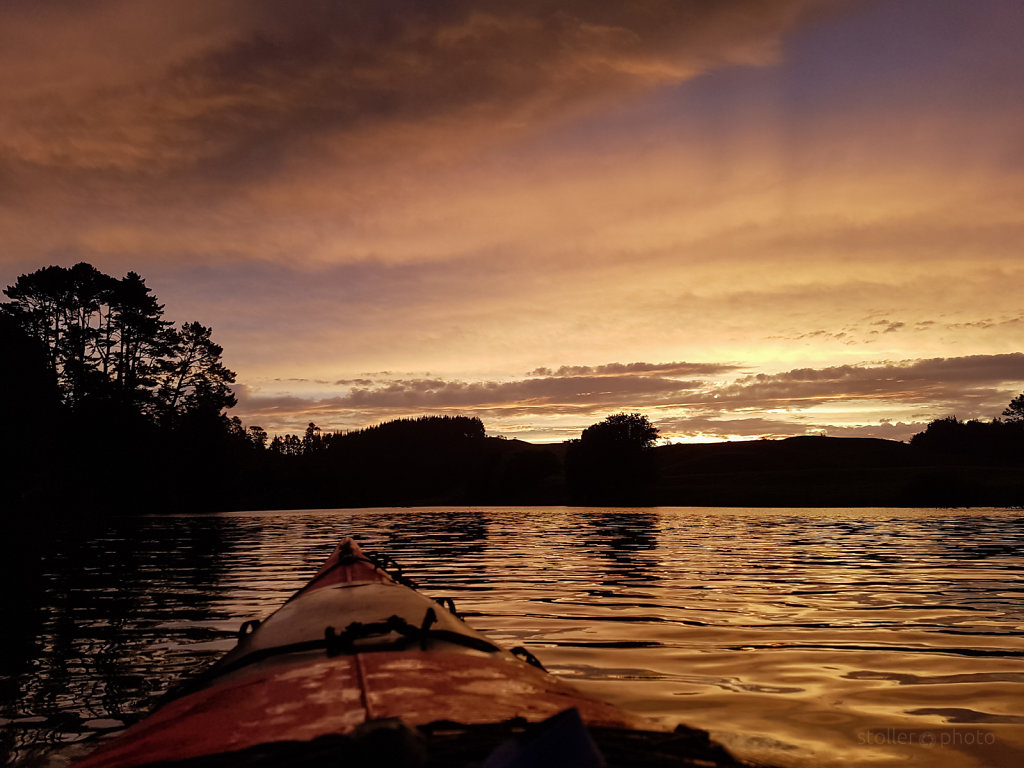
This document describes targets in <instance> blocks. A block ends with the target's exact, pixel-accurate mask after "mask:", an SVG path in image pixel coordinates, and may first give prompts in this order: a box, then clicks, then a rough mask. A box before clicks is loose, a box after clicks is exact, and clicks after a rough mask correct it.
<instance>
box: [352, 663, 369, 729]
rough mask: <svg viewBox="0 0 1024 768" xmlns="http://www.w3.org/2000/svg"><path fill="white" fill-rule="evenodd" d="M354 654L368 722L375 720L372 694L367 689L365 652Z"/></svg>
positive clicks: (357, 679) (360, 693) (358, 683)
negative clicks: (372, 711)
mask: <svg viewBox="0 0 1024 768" xmlns="http://www.w3.org/2000/svg"><path fill="white" fill-rule="evenodd" d="M352 655H353V657H354V661H355V664H353V666H354V667H355V672H356V684H357V685H358V686H359V698H360V700H361V701H362V702H363V712H365V713H366V720H367V722H368V721H370V720H373V714H372V713H371V712H370V696H369V693H368V691H367V690H366V674H365V672H364V670H363V654H361V653H354V654H352Z"/></svg>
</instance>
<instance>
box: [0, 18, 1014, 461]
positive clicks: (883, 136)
mask: <svg viewBox="0 0 1024 768" xmlns="http://www.w3.org/2000/svg"><path fill="white" fill-rule="evenodd" d="M1022 40H1024V3H1022V2H1020V0H878V1H877V2H872V1H870V0H861V1H859V2H858V1H856V0H851V1H850V2H841V1H840V0H819V1H817V2H815V1H812V0H715V1H710V0H617V1H615V2H612V1H611V0H564V1H563V2H541V1H540V0H515V2H512V1H511V0H496V1H495V2H484V1H482V0H481V1H479V2H470V0H432V1H431V2H426V1H425V0H420V1H419V2H416V1H414V0H348V1H347V2H340V1H339V2H336V3H331V2H317V3H314V2H308V3H296V2H284V1H283V0H282V1H278V0H234V1H224V2H218V1H216V0H214V1H207V0H195V1H192V2H179V1H175V2H168V1H167V0H102V1H100V2H88V3H69V2H60V1H58V0H4V2H2V3H0V283H2V285H3V286H6V285H10V284H11V283H13V282H14V280H15V279H16V278H17V276H18V275H19V274H22V273H26V272H31V271H34V270H35V269H38V268H40V267H42V266H45V265H48V264H61V265H71V264H74V263H75V262H78V261H88V262H90V263H92V264H94V265H95V266H96V267H98V268H99V269H101V270H103V271H105V272H108V273H110V274H114V275H118V276H120V275H123V274H125V273H126V272H127V271H129V270H134V271H136V272H139V273H140V274H141V275H143V277H145V278H146V281H147V283H148V285H149V286H150V287H151V288H152V289H153V291H154V293H155V294H156V295H157V296H158V297H159V298H160V300H161V301H163V302H164V303H165V304H166V316H167V317H168V318H170V319H174V320H176V321H186V320H198V321H200V322H202V323H204V324H206V325H211V326H212V327H213V329H214V338H215V339H216V340H217V341H218V342H219V343H220V344H222V345H223V346H224V348H225V355H224V358H225V363H226V364H227V365H228V366H229V367H230V368H232V369H233V370H235V371H237V374H238V385H237V387H236V392H237V394H238V399H239V404H238V406H237V407H236V408H234V409H233V410H232V414H234V415H237V416H239V417H240V418H241V419H242V420H243V422H245V423H246V424H247V425H253V424H259V425H261V426H263V427H264V428H265V429H267V430H268V431H269V432H271V433H282V432H285V431H295V430H301V429H302V428H303V427H304V426H305V424H306V423H307V422H309V421H315V422H316V423H317V424H318V425H320V426H321V427H322V428H323V429H325V430H340V429H352V428H357V427H361V426H366V425H369V424H374V423H377V422H380V421H383V420H387V419H391V418H397V417H400V416H415V415H420V414H428V413H463V414H467V415H477V416H479V417H480V418H481V419H482V420H483V422H484V424H485V425H486V427H487V429H488V433H489V434H503V435H506V436H508V437H519V438H522V439H526V440H531V441H552V440H562V439H565V438H568V437H576V436H578V435H579V431H580V430H581V429H582V428H583V427H585V426H586V425H588V424H591V423H593V422H595V421H598V420H600V419H602V418H604V417H605V416H606V415H608V414H610V413H615V412H619V411H641V412H643V413H646V414H647V415H648V416H649V417H650V419H651V420H652V421H653V422H654V423H655V424H656V425H657V426H658V427H659V428H660V429H661V431H662V433H663V436H665V437H666V438H671V439H674V440H702V441H706V440H717V439H724V438H731V439H741V438H742V439H749V438H756V437H761V436H773V437H777V436H784V435H797V434H819V433H821V432H825V433H827V434H829V435H834V436H870V437H886V438H892V439H900V440H902V439H907V438H909V437H910V436H911V435H912V434H913V433H915V432H918V431H920V430H921V429H922V428H923V426H924V424H925V423H927V421H929V420H930V419H933V418H936V417H940V416H945V415H950V414H956V415H957V416H960V417H961V418H972V417H981V418H986V419H988V418H992V417H994V416H998V415H999V413H1000V411H1001V410H1002V409H1003V407H1005V405H1006V404H1007V402H1008V401H1009V400H1010V399H1011V398H1012V397H1013V396H1014V395H1016V394H1018V393H1020V392H1021V391H1022V390H1024V297H1022V296H1024V291H1022V289H1024V254H1022V244H1024V87H1022V85H1021V83H1022V79H1024V45H1022V44H1021V41H1022Z"/></svg>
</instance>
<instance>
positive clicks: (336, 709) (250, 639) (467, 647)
mask: <svg viewBox="0 0 1024 768" xmlns="http://www.w3.org/2000/svg"><path fill="white" fill-rule="evenodd" d="M378 604H380V605H381V606H384V609H383V610H384V612H385V613H392V612H395V611H398V612H401V611H402V610H405V611H406V616H407V617H408V619H409V620H410V621H411V624H418V623H419V622H420V617H421V616H423V615H424V613H425V612H426V613H427V614H430V615H431V616H432V617H433V620H432V622H425V623H424V626H426V625H427V624H428V623H429V626H431V627H435V626H436V627H440V628H442V630H443V632H437V631H434V632H433V633H432V634H431V633H430V632H429V631H428V630H426V629H425V630H423V632H424V634H423V636H422V637H423V639H422V640H418V641H417V646H418V647H413V648H409V647H407V646H408V645H409V643H405V644H404V645H402V644H397V645H394V647H387V648H381V642H383V641H387V642H391V640H390V639H389V638H390V636H388V637H386V638H380V637H378V638H376V640H377V642H372V643H370V644H369V645H367V646H366V647H365V648H361V647H360V646H359V644H358V643H357V644H355V645H354V646H353V647H351V648H347V649H345V650H343V651H338V649H337V648H335V649H334V651H333V652H332V651H331V647H332V646H331V645H330V644H328V645H327V653H326V654H325V653H324V649H323V647H322V643H321V644H320V645H317V643H318V641H317V638H316V637H315V636H314V635H315V634H316V633H317V632H319V633H320V637H322V636H323V633H324V629H323V627H325V626H327V625H328V624H329V628H328V630H327V632H328V635H334V634H335V629H334V626H337V627H338V628H339V630H338V631H340V628H341V627H345V626H346V625H347V626H348V629H346V630H345V631H346V632H347V631H349V630H351V628H352V627H353V626H355V625H358V624H359V623H360V622H362V621H365V620H367V619H370V620H372V621H378V622H379V621H381V620H383V619H385V618H387V616H381V615H375V614H374V610H375V608H374V606H375V605H378ZM396 606H397V607H396ZM346 610H347V611H348V613H349V614H351V613H352V612H354V613H355V614H357V615H356V616H355V617H353V616H352V615H346ZM332 611H335V612H338V615H334V614H332V613H331V612H332ZM378 613H379V611H378ZM350 620H351V622H350ZM403 621H405V620H404V619H403ZM411 624H410V622H406V626H411ZM445 633H447V634H445ZM455 635H458V636H457V637H455ZM445 638H454V640H456V641H458V640H460V639H462V640H465V644H462V643H461V642H449V640H448V639H445ZM467 638H468V639H467ZM481 638H482V636H481V635H479V634H478V633H475V632H473V630H471V629H470V628H469V627H466V626H465V624H464V623H463V622H461V620H459V619H458V618H457V617H455V616H454V615H453V614H451V613H450V612H448V611H447V610H445V609H444V608H442V607H441V606H439V605H437V604H435V603H434V602H433V601H431V600H430V599H429V598H426V597H424V596H422V595H420V594H419V593H417V592H415V591H414V590H412V589H410V588H408V587H406V586H403V585H401V584H398V583H397V582H395V581H394V580H393V579H392V577H391V576H390V575H389V574H388V573H387V572H386V571H384V570H383V569H381V568H380V567H378V566H377V565H376V564H375V563H373V562H372V561H371V560H370V559H369V558H367V557H366V556H365V555H364V554H363V553H362V552H361V551H360V549H359V547H358V546H357V545H356V544H355V542H353V541H352V540H351V539H345V540H343V541H342V542H341V544H339V545H338V548H337V549H336V550H335V552H334V553H333V554H332V555H331V557H330V558H329V559H328V561H327V562H326V563H325V564H324V566H323V567H322V568H321V569H320V571H319V572H318V573H317V575H316V576H315V577H314V578H313V579H312V580H311V581H310V583H309V584H307V585H306V586H305V587H303V588H302V589H301V590H299V592H297V593H296V594H295V595H294V596H293V597H292V598H291V599H290V600H289V601H288V602H287V603H285V605H284V606H283V607H282V608H281V609H280V610H279V611H278V612H277V613H275V614H274V615H272V616H271V617H269V618H268V619H267V620H266V621H264V622H263V624H262V625H260V626H258V627H257V628H256V629H255V631H254V632H252V633H251V634H246V635H245V636H244V637H242V638H241V639H240V642H239V646H238V648H236V649H235V650H234V651H232V652H231V653H230V654H228V656H227V657H225V659H224V660H222V661H221V662H219V663H218V665H216V666H215V667H214V668H213V669H212V670H211V671H210V672H208V673H207V678H208V679H201V680H200V683H199V685H198V689H193V690H190V691H189V692H187V693H185V694H184V695H182V696H180V697H178V698H174V699H172V700H171V701H169V702H168V703H166V704H164V705H163V706H162V707H160V708H158V709H157V710H156V711H155V712H153V713H152V714H151V715H149V716H148V717H147V718H145V719H144V720H143V721H141V722H140V723H138V724H136V725H135V726H133V727H131V728H129V729H127V730H126V731H125V732H123V733H122V734H120V735H119V736H117V737H116V738H114V739H113V740H111V741H110V742H109V743H107V744H105V745H103V746H101V747H100V748H99V749H98V750H97V751H96V752H94V753H93V754H92V755H90V756H89V757H87V758H86V759H85V760H84V761H82V762H80V763H77V764H76V765H77V766H78V768H100V767H101V766H103V767H104V768H131V767H132V766H141V765H146V764H149V763H160V762H170V761H180V760H185V759H188V758H193V757H200V756H204V755H215V754H223V753H231V752H236V751H240V750H244V749H248V748H251V747H254V746H257V745H261V744H268V743H273V742H296V741H300V742H304V741H309V740H311V739H315V738H317V737H321V736H326V735H330V734H341V735H344V734H349V733H352V732H353V731H355V730H356V729H358V728H359V727H360V726H363V725H364V724H366V723H369V722H372V721H378V720H386V719H389V718H399V719H401V721H402V722H403V723H405V724H406V725H408V726H413V727H416V726H422V725H426V724H429V723H436V722H439V721H447V722H455V723H461V724H466V725H472V724H483V723H498V722H502V721H507V720H511V719H513V718H522V719H524V720H526V721H530V722H539V721H542V720H545V719H547V718H549V717H551V716H552V715H555V714H557V713H559V712H562V711H564V710H566V709H569V708H576V709H577V710H578V711H579V713H580V715H581V717H582V719H583V721H584V722H585V723H587V724H588V725H594V726H601V727H610V728H622V729H638V728H639V729H644V728H646V729H652V728H656V725H655V724H653V723H652V722H651V721H647V720H644V719H642V718H638V717H634V716H631V715H628V714H626V713H624V712H622V711H621V710H619V709H617V708H616V707H614V706H612V705H610V704H607V703H605V702H602V701H599V700H597V699H594V698H591V697H589V696H586V695H585V694H583V693H581V692H580V691H578V690H576V689H575V688H573V687H572V686H571V685H569V684H568V683H566V682H564V681H562V680H560V679H558V678H557V677H555V676H553V675H550V674H548V673H546V672H544V671H543V670H542V669H538V668H537V667H535V666H532V665H530V664H527V663H526V662H524V661H522V660H520V659H519V658H517V657H515V656H513V655H512V654H510V653H508V652H507V651H504V650H503V649H500V648H497V647H496V646H492V645H490V644H489V643H488V642H486V641H484V640H482V639H481ZM397 639H398V640H401V639H402V638H397ZM303 643H305V644H306V645H317V647H311V648H307V647H305V646H303ZM282 648H283V649H285V652H280V653H279V651H280V650H281V649H282ZM290 648H294V649H295V650H289V649H290ZM488 648H489V649H490V650H488ZM193 688H195V686H193Z"/></svg>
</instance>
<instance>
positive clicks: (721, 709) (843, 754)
mask: <svg viewBox="0 0 1024 768" xmlns="http://www.w3.org/2000/svg"><path fill="white" fill-rule="evenodd" d="M345 534H351V535H353V536H355V537H356V538H357V539H358V540H359V541H360V542H361V543H362V544H363V546H364V548H366V549H367V550H368V551H370V552H376V553H382V552H386V553H387V554H389V555H391V556H392V557H394V558H395V559H396V560H397V561H398V562H399V563H400V564H401V565H402V566H403V568H404V570H405V573H406V575H408V576H409V577H411V578H412V579H414V580H415V581H417V582H419V584H420V586H421V588H422V589H423V591H425V592H426V593H427V594H430V595H432V596H452V597H454V598H455V601H456V604H457V606H458V608H459V610H460V612H461V613H463V614H464V615H465V617H466V619H467V621H468V622H469V623H470V624H471V625H473V626H474V627H476V628H478V629H481V630H483V631H485V632H487V633H489V634H490V635H491V636H492V637H493V638H494V639H495V640H497V641H499V642H501V643H503V644H505V645H507V646H511V645H525V646H526V647H527V648H529V649H530V650H531V651H533V652H534V653H535V654H536V655H537V656H538V657H539V658H540V659H541V660H542V661H543V662H544V664H545V665H546V666H547V668H548V669H549V670H550V671H552V672H554V673H556V674H558V675H562V676H564V677H566V678H568V679H570V680H572V681H573V682H574V683H576V684H577V685H578V686H579V687H581V688H583V689H585V690H587V691H589V692H591V693H593V694H596V695H598V696H600V697H603V698H605V699H608V700H611V701H614V702H616V703H617V704H619V705H620V706H622V707H624V708H627V709H630V710H633V711H636V712H639V713H644V714H646V715H650V716H654V717H657V718H660V719H662V720H664V721H665V722H666V723H669V724H673V723H677V722H684V723H687V724H689V725H692V726H696V727H700V728H705V729H707V730H709V731H711V732H712V734H713V735H714V736H715V737H716V738H717V739H719V740H720V741H722V742H724V743H725V744H726V745H727V746H728V747H729V748H730V749H732V750H733V751H734V752H735V753H737V754H738V755H739V756H741V757H748V758H755V759H758V760H762V761H767V762H774V763H776V764H779V765H784V766H794V767H796V766H812V765H813V766H873V767H874V766H889V765H891V766H897V765H899V766H918V765H919V766H935V765H939V766H1018V765H1024V639H1022V638H1024V580H1022V578H1021V577H1022V575H1024V512H1021V511H1019V510H994V509H985V510H898V509H756V510H754V509H717V508H716V509H711V508H659V509H637V510H625V509H597V508H593V509H588V508H561V507H555V508H547V507H544V508H538V507H532V508H513V507H500V508H486V509H485V508H476V509H456V510H453V509H440V508H439V509H427V508H414V509H386V510H385V509H378V510H374V509H367V510H324V511H302V512H256V513H230V514H221V515H207V516H199V515H178V516H170V517H136V518H120V519H117V520H114V521H111V522H110V523H109V524H108V525H107V526H106V528H105V530H104V531H103V532H102V533H101V535H99V536H97V537H95V538H93V539H92V540H91V541H88V542H78V543H73V542H61V541H59V540H57V541H55V542H54V546H53V549H52V553H51V554H49V555H48V556H47V557H46V559H45V560H44V562H43V565H42V573H41V578H40V584H41V587H40V592H39V595H38V600H37V601H36V602H37V603H38V606H37V607H36V608H30V609H29V610H27V611H25V615H24V616H20V617H15V618H16V621H11V622H10V623H9V624H8V628H7V629H5V630H4V631H5V632H8V633H14V634H15V636H14V641H15V642H14V645H15V646H16V649H15V651H14V652H12V654H9V655H8V657H7V658H5V659H4V664H3V667H2V668H0V673H2V675H0V704H2V709H0V750H3V751H5V752H7V753H9V754H10V755H11V758H10V761H11V762H13V763H14V764H20V765H31V766H60V765H65V764H67V762H68V761H69V760H70V759H72V758H73V757H75V756H79V755H81V754H83V753H84V752H86V751H88V750H89V749H90V748H91V747H92V746H93V745H94V744H95V743H96V740H97V739H98V738H102V737H103V736H104V735H107V734H110V733H113V732H116V731H117V730H118V729H120V728H122V727H124V724H126V723H130V722H133V721H135V720H136V719H138V717H140V715H142V714H144V713H145V712H146V710H147V709H148V708H149V707H150V706H151V705H152V703H153V702H154V701H155V699H156V698H157V697H158V696H159V695H160V694H161V693H162V692H163V691H165V690H167V689H168V688H170V687H171V686H172V685H173V684H174V683H175V682H176V681H178V680H179V679H181V678H182V677H184V676H187V675H189V674H191V673H192V672H194V671H195V670H197V669H200V668H201V667H203V666H204V665H206V664H208V663H210V662H211V661H212V660H213V659H215V658H216V657H217V656H219V655H220V654H221V653H223V652H224V651H226V650H228V649H229V648H231V647H232V646H233V645H234V635H235V631H236V629H237V627H238V625H239V624H240V623H241V622H242V621H243V620H245V619H249V618H253V617H256V618H260V617H264V616H266V615H267V614H269V613H271V612H272V611H273V610H274V609H276V608H277V607H278V606H279V605H280V604H281V603H282V602H283V601H284V600H285V599H286V598H287V597H288V596H289V595H290V594H291V593H292V592H293V591H294V590H296V589H297V588H298V587H300V586H301V585H302V584H304V583H305V582H306V581H307V580H308V579H309V577H310V576H311V575H312V574H313V573H314V571H315V570H316V568H317V566H318V565H319V564H320V562H321V561H322V560H323V559H324V558H325V557H326V556H327V555H328V554H329V553H330V551H331V549H332V548H333V546H334V544H335V543H336V542H337V540H338V539H339V538H340V537H341V536H342V535H345ZM18 632H21V634H20V635H19V634H17V633H18ZM9 639H10V638H9Z"/></svg>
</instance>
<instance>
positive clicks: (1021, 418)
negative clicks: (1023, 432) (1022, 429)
mask: <svg viewBox="0 0 1024 768" xmlns="http://www.w3.org/2000/svg"><path fill="white" fill-rule="evenodd" d="M1003 416H1005V417H1006V420H1007V421H1008V422H1010V423H1011V424H1024V392H1022V393H1021V394H1019V395H1017V396H1016V397H1015V398H1013V400H1011V401H1010V404H1009V405H1008V406H1006V410H1004V411H1003Z"/></svg>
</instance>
